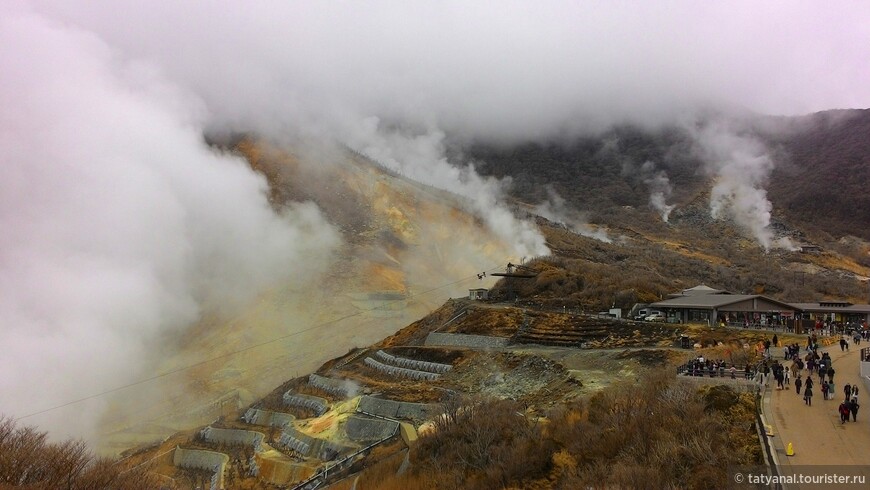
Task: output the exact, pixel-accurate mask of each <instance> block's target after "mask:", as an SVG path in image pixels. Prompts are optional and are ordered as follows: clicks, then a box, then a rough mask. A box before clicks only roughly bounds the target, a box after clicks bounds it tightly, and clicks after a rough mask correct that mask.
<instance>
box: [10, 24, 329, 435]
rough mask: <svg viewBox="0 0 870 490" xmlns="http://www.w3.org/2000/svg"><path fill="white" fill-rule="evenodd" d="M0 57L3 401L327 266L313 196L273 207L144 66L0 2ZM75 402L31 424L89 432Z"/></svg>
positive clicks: (23, 409) (104, 385)
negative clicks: (2, 7) (0, 7)
mask: <svg viewBox="0 0 870 490" xmlns="http://www.w3.org/2000/svg"><path fill="white" fill-rule="evenodd" d="M0 66H3V67H4V68H3V70H0V87H2V90H0V105H2V107H3V111H0V162H2V165H0V228H2V229H3V230H4V233H3V234H2V237H0V318H3V328H2V329H0V345H3V348H4V354H3V356H0V371H2V372H3V376H2V377H0V392H2V393H3V394H4V396H3V397H2V400H0V412H3V413H6V414H9V415H12V416H21V415H25V414H28V413H32V412H36V411H39V410H42V409H46V408H49V407H52V406H54V405H59V404H61V403H64V402H68V401H71V400H75V399H77V398H79V397H81V396H83V395H90V394H93V393H99V392H101V391H104V390H107V389H110V388H114V387H117V386H119V385H122V384H124V383H127V382H129V381H131V380H133V379H137V378H141V377H147V376H148V375H149V374H150V373H149V372H148V366H149V365H151V360H152V359H154V358H156V357H157V356H158V355H157V353H159V352H161V351H162V350H163V349H165V348H164V347H161V344H160V343H159V341H161V340H163V339H165V338H166V337H172V336H175V335H177V334H179V333H180V332H181V331H183V329H184V328H185V327H186V326H187V325H190V324H191V323H193V322H196V321H197V320H198V319H199V318H200V316H201V315H202V314H203V312H204V311H210V312H215V311H232V310H233V308H234V306H238V305H243V304H245V303H247V302H248V301H250V300H252V299H253V297H254V296H255V295H256V294H258V292H260V291H261V290H263V288H265V287H268V286H270V285H273V284H276V283H279V282H281V283H284V282H288V281H289V282H293V280H294V278H296V277H306V276H309V277H310V276H316V274H317V273H318V272H319V271H321V270H322V269H323V267H324V266H325V265H326V264H327V263H328V261H329V257H330V254H331V251H332V250H333V249H334V248H335V247H336V246H337V245H338V243H339V239H338V235H337V234H336V232H335V231H334V230H333V229H332V227H331V226H330V225H329V224H328V223H326V222H325V220H324V219H323V217H322V216H321V214H320V212H319V210H318V209H317V207H316V206H315V205H313V204H311V203H297V204H291V205H290V206H288V207H286V208H284V209H282V210H280V211H279V212H276V211H274V210H273V209H272V208H270V206H269V203H268V202H267V199H266V190H267V186H266V182H265V179H263V178H262V176H259V175H257V174H255V173H254V172H252V171H251V170H250V169H249V168H248V166H247V164H246V162H244V161H243V160H242V159H240V158H238V157H234V156H230V155H226V154H222V153H220V152H216V151H215V150H213V149H211V148H209V147H208V146H206V145H205V143H204V142H203V136H202V128H203V122H202V114H203V113H202V105H201V104H200V103H199V102H198V100H197V98H196V97H193V96H191V95H190V94H186V93H184V91H183V90H182V89H180V88H179V87H178V86H177V85H174V84H172V83H170V82H169V81H167V80H166V79H165V78H163V77H162V76H161V74H160V70H159V69H157V68H156V67H154V66H151V65H148V64H145V63H125V62H123V61H121V60H118V59H116V58H115V57H114V56H113V52H112V50H111V49H110V48H109V47H108V46H107V45H105V44H104V43H103V42H102V41H101V40H100V39H98V38H97V37H95V36H93V35H92V34H90V33H88V32H84V31H81V30H79V29H75V28H71V27H69V26H66V25H62V24H58V23H54V22H50V21H47V20H45V19H44V18H41V17H39V16H35V15H32V14H29V13H27V12H24V11H19V12H13V13H11V14H10V15H0ZM75 408H76V410H74V411H73V412H72V413H64V414H63V416H62V417H61V416H59V414H58V413H52V414H48V416H47V418H45V419H41V418H40V419H37V420H34V421H36V422H39V423H40V425H41V426H42V428H44V429H50V430H52V432H53V434H54V435H61V436H62V435H77V436H81V435H88V434H93V430H94V427H93V424H95V423H96V416H97V414H95V413H92V412H90V411H89V410H82V409H81V408H82V407H75ZM28 422H32V421H28Z"/></svg>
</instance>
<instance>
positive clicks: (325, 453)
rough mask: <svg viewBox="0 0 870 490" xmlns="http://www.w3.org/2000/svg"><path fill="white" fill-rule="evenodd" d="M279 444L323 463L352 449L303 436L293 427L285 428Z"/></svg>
mask: <svg viewBox="0 0 870 490" xmlns="http://www.w3.org/2000/svg"><path fill="white" fill-rule="evenodd" d="M278 444H280V445H282V446H284V447H287V448H290V449H292V450H294V451H296V452H297V453H299V454H301V455H303V456H312V457H315V458H318V459H320V460H323V461H331V460H333V459H335V457H336V456H338V455H339V454H341V453H346V452H348V451H349V450H351V449H352V448H348V447H347V446H342V445H341V444H336V443H333V442H329V441H326V440H323V439H318V438H316V437H311V436H309V435H306V434H303V433H302V432H299V431H298V430H296V429H294V428H292V427H285V428H284V431H283V432H282V433H281V438H280V439H279V441H278Z"/></svg>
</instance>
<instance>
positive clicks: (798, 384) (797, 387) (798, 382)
mask: <svg viewBox="0 0 870 490" xmlns="http://www.w3.org/2000/svg"><path fill="white" fill-rule="evenodd" d="M803 384H804V381H803V380H802V379H801V375H800V373H798V375H797V379H795V380H794V389H795V392H796V393H797V394H798V395H800V394H801V385H803Z"/></svg>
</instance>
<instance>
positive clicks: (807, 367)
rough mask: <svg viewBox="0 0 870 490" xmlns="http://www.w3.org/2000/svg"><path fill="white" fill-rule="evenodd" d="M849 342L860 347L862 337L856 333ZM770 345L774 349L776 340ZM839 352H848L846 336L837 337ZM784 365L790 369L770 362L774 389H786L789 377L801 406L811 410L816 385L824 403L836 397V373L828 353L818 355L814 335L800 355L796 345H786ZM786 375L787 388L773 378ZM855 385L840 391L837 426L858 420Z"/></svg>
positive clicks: (784, 348) (808, 339)
mask: <svg viewBox="0 0 870 490" xmlns="http://www.w3.org/2000/svg"><path fill="white" fill-rule="evenodd" d="M853 335H854V336H853V338H852V341H853V342H854V343H855V344H856V345H857V344H860V342H861V338H862V337H863V335H861V334H860V333H858V332H855V333H854V334H853ZM771 343H773V345H776V336H775V335H774V337H773V340H772V341H771ZM840 349H841V350H844V351H848V350H849V338H848V336H847V334H846V333H843V334H842V335H841V337H840ZM764 357H765V360H764V361H762V362H767V361H768V360H769V359H770V344H768V343H767V342H765V356H764ZM783 357H784V361H783V362H791V366H790V367H789V369H787V370H786V369H783V368H779V367H777V366H781V365H780V364H779V363H778V362H777V361H773V366H774V367H773V368H772V371H773V372H774V373H775V374H774V377H775V379H776V380H777V389H788V386H787V380H788V377H789V374H790V375H791V377H792V378H794V387H795V393H796V394H797V395H798V396H803V400H804V403H805V404H806V405H807V406H812V404H813V395H814V389H816V384H818V388H817V389H818V390H819V392H820V393H821V394H822V399H823V400H834V399H835V398H836V397H837V388H836V385H835V384H834V375H835V374H836V373H837V371H836V369H834V365H833V361H832V360H831V356H830V354H829V353H827V352H823V353H821V355H820V354H819V342H818V336H817V335H816V334H815V333H813V334H812V335H808V336H807V342H806V346H805V349H804V351H803V354H802V353H801V350H800V347H799V346H798V344H797V343H794V344H791V345H787V346H784V347H783ZM783 371H784V372H785V375H784V376H785V379H786V386H784V384H783V382H782V378H783V374H776V373H777V372H779V373H782V372H783ZM804 372H806V379H804V377H803V376H804ZM815 376H818V382H816V381H814V377H815ZM759 383H764V384H765V385H766V384H767V380H766V379H765V380H759ZM858 391H859V389H858V385H857V384H855V385H851V384H848V383H847V384H846V385H845V386H844V387H843V392H842V393H843V398H842V400H843V401H842V402H841V403H840V405H839V406H838V407H837V413H838V414H839V415H840V423H841V424H845V423H846V422H848V420H849V415H851V416H852V421H853V422H855V421H857V418H858V409H859V408H860V405H859V403H858Z"/></svg>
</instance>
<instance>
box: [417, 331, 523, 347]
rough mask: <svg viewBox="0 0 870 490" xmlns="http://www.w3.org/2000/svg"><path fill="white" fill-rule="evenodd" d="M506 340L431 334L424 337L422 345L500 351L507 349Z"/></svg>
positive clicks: (453, 334) (481, 336)
mask: <svg viewBox="0 0 870 490" xmlns="http://www.w3.org/2000/svg"><path fill="white" fill-rule="evenodd" d="M508 340H509V339H506V338H502V337H489V336H486V335H466V334H462V333H439V332H432V333H430V334H429V335H427V336H426V341H425V342H424V345H442V346H455V347H469V348H471V349H500V348H503V347H507V345H508Z"/></svg>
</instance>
